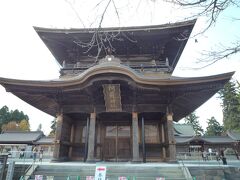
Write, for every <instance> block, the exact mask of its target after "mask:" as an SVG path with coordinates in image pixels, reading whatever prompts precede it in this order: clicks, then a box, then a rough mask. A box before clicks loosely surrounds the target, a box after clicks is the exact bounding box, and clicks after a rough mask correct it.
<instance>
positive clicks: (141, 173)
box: [34, 165, 185, 180]
mask: <svg viewBox="0 0 240 180" xmlns="http://www.w3.org/2000/svg"><path fill="white" fill-rule="evenodd" d="M94 174H95V166H80V167H79V166H44V165H40V166H39V167H38V168H37V170H36V171H35V172H34V175H45V176H54V177H55V179H57V180H58V179H59V180H61V179H67V177H68V176H71V177H72V178H71V179H77V176H79V175H80V176H81V177H86V176H94ZM120 176H125V177H131V179H132V178H133V177H136V179H141V180H143V179H145V180H148V179H149V180H152V179H154V180H155V179H156V177H165V179H172V180H184V179H185V177H184V174H183V172H182V170H181V168H180V167H178V166H176V167H158V166H156V167H154V166H151V167H147V166H127V165H124V166H107V177H108V179H109V180H114V179H117V177H120ZM81 179H86V178H81Z"/></svg>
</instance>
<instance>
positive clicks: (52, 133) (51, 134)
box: [48, 118, 57, 137]
mask: <svg viewBox="0 0 240 180" xmlns="http://www.w3.org/2000/svg"><path fill="white" fill-rule="evenodd" d="M56 128H57V121H56V118H54V119H53V120H52V122H51V129H52V130H51V132H50V133H49V135H48V136H49V137H54V136H55V134H56Z"/></svg>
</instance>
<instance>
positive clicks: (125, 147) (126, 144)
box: [117, 138, 131, 159]
mask: <svg viewBox="0 0 240 180" xmlns="http://www.w3.org/2000/svg"><path fill="white" fill-rule="evenodd" d="M117 147H118V150H117V153H118V154H117V155H118V158H124V159H126V158H130V157H131V150H130V149H131V145H130V139H129V138H119V139H118V144H117Z"/></svg>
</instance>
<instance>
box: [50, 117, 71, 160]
mask: <svg viewBox="0 0 240 180" xmlns="http://www.w3.org/2000/svg"><path fill="white" fill-rule="evenodd" d="M56 121H57V127H56V136H55V144H54V151H53V159H52V161H66V160H68V158H69V142H70V136H71V126H70V123H69V119H68V118H67V117H66V116H64V115H63V114H62V113H59V114H57V120H56Z"/></svg>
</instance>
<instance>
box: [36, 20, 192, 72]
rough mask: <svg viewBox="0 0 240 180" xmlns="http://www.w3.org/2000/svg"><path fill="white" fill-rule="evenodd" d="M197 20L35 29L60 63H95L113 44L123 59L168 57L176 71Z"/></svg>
mask: <svg viewBox="0 0 240 180" xmlns="http://www.w3.org/2000/svg"><path fill="white" fill-rule="evenodd" d="M195 22H196V20H191V21H185V22H180V23H173V24H164V25H155V26H140V27H121V28H120V27H116V28H101V29H88V28H85V29H49V28H40V27H34V28H35V30H36V32H37V33H38V35H39V37H40V38H41V39H42V40H43V42H44V43H45V44H46V46H47V47H48V49H49V50H50V51H51V52H52V54H53V56H54V57H55V58H56V59H57V61H58V62H59V64H60V65H62V64H63V62H64V61H65V62H66V63H69V64H75V63H77V62H83V61H84V62H86V61H87V62H88V63H90V64H92V63H94V62H96V58H97V59H100V58H103V57H104V56H105V55H106V53H107V52H106V48H107V47H110V48H111V51H112V54H113V55H114V56H116V57H119V58H120V59H121V60H123V61H135V60H141V59H142V60H143V59H144V60H153V59H154V60H160V59H162V60H165V59H166V57H167V58H168V61H169V65H170V66H171V71H173V70H174V68H175V66H176V64H177V62H178V59H179V57H180V55H181V53H182V51H183V49H184V47H185V44H186V43H187V40H188V38H189V36H190V34H191V31H192V29H193V27H194V24H195ZM99 42H102V43H103V44H99ZM103 47H104V48H105V49H104V48H103ZM99 50H100V51H99Z"/></svg>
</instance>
